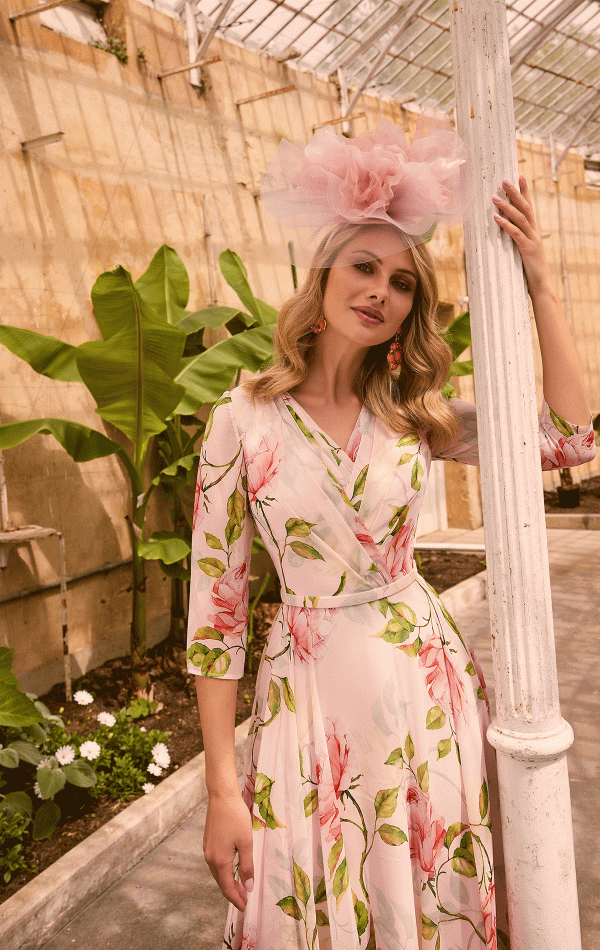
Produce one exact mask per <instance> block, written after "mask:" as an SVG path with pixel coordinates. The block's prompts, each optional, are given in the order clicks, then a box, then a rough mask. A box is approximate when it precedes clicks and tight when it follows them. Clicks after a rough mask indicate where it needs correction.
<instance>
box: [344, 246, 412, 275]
mask: <svg viewBox="0 0 600 950" xmlns="http://www.w3.org/2000/svg"><path fill="white" fill-rule="evenodd" d="M351 253H352V254H367V255H368V256H369V257H370V258H371V260H373V261H376V262H377V263H378V264H381V259H380V258H379V257H377V255H376V254H373V251H367V249H366V248H365V249H364V250H361V248H355V249H354V250H353V251H351ZM394 273H395V274H408V275H409V276H410V277H414V278H415V280H416V279H417V275H416V274H415V272H414V270H409V269H408V268H406V267H398V268H397V270H395V271H394Z"/></svg>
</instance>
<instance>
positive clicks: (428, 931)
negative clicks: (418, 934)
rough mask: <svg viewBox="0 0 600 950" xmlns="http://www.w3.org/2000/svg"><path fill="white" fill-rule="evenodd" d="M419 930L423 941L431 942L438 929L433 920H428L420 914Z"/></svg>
mask: <svg viewBox="0 0 600 950" xmlns="http://www.w3.org/2000/svg"><path fill="white" fill-rule="evenodd" d="M421 928H422V932H423V940H433V938H434V937H435V935H436V933H437V929H438V928H437V924H434V922H433V920H430V919H429V917H426V916H425V914H421Z"/></svg>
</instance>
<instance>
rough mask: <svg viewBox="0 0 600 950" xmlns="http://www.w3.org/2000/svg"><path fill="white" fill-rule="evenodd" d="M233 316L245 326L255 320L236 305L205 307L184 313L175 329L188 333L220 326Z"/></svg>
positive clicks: (248, 325) (250, 324)
mask: <svg viewBox="0 0 600 950" xmlns="http://www.w3.org/2000/svg"><path fill="white" fill-rule="evenodd" d="M235 317H239V319H240V320H242V321H243V322H244V323H245V324H246V326H247V327H251V326H252V325H253V324H254V323H255V322H256V321H255V320H254V318H253V317H251V316H250V314H249V313H244V311H243V310H238V309H237V308H236V307H206V308H205V309H204V310H197V311H196V313H188V314H186V316H185V317H183V319H182V320H180V321H179V323H178V324H177V329H178V330H183V332H184V333H186V334H188V335H189V334H190V333H196V332H197V331H198V330H202V329H203V328H204V327H222V326H223V325H224V324H225V323H229V321H230V320H233V319H235Z"/></svg>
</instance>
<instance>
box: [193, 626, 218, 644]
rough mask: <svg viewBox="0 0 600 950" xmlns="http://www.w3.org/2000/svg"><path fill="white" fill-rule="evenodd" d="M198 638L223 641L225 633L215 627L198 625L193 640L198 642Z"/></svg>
mask: <svg viewBox="0 0 600 950" xmlns="http://www.w3.org/2000/svg"><path fill="white" fill-rule="evenodd" d="M198 640H221V642H222V641H223V634H222V633H221V631H220V630H215V628H214V627H198V629H197V630H196V632H195V634H194V639H193V642H194V643H196V642H197V641H198Z"/></svg>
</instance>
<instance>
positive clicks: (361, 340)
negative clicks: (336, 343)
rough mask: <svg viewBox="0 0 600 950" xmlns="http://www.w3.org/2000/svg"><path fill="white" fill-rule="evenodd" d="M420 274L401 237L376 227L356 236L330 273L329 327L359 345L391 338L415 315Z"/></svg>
mask: <svg viewBox="0 0 600 950" xmlns="http://www.w3.org/2000/svg"><path fill="white" fill-rule="evenodd" d="M417 283H418V276H417V272H416V269H415V265H414V262H413V259H412V255H411V253H410V251H408V250H407V249H406V245H405V244H404V242H403V240H402V238H401V237H400V236H399V235H396V234H394V233H393V232H392V231H391V230H390V229H388V228H385V227H381V228H378V227H373V228H369V229H368V230H365V231H364V232H362V233H360V234H358V235H357V236H356V237H354V238H352V240H351V241H349V242H348V244H346V246H345V247H344V248H343V249H342V250H341V251H340V253H339V254H338V256H337V258H336V260H335V264H334V266H333V267H332V268H331V270H330V271H329V275H328V277H327V284H326V287H325V293H324V295H323V313H324V315H325V317H326V319H327V328H328V329H330V330H333V331H334V332H335V333H336V334H337V333H339V334H340V335H341V336H342V337H344V338H345V339H347V340H350V341H352V342H353V343H358V344H359V345H360V346H375V345H377V344H378V343H384V342H385V341H386V340H389V339H391V338H392V337H393V336H394V334H395V333H396V332H397V331H398V330H399V329H400V326H401V324H402V322H403V320H405V318H406V317H407V316H408V314H409V313H410V311H411V308H412V305H413V300H414V296H415V290H416V287H417Z"/></svg>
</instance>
